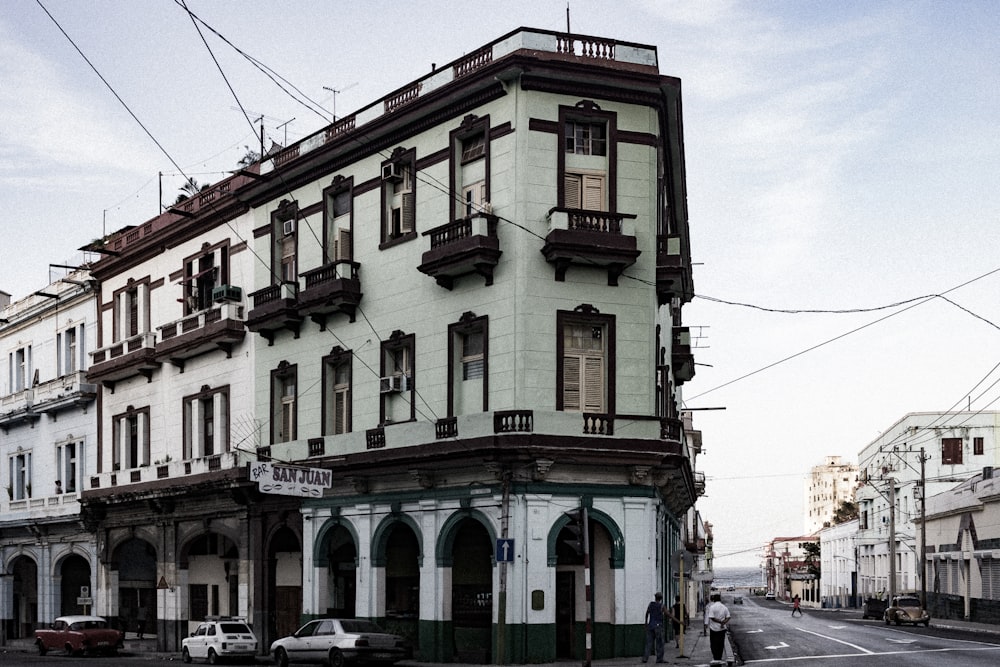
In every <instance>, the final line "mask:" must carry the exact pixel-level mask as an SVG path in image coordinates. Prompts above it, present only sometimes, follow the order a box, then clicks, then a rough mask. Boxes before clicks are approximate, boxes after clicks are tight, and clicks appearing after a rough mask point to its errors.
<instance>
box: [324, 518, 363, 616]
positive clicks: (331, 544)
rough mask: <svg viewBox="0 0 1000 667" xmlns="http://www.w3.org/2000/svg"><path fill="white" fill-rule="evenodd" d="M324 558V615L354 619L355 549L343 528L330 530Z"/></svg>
mask: <svg viewBox="0 0 1000 667" xmlns="http://www.w3.org/2000/svg"><path fill="white" fill-rule="evenodd" d="M326 556H327V563H328V570H327V596H328V597H327V606H326V613H327V615H329V616H336V617H338V618H354V617H355V616H356V615H357V604H356V602H357V588H358V584H357V577H358V549H357V547H356V546H355V544H354V536H353V535H351V532H350V531H349V530H347V528H346V527H344V526H343V525H338V526H336V527H334V528H333V530H331V531H330V534H329V536H328V538H327V552H326Z"/></svg>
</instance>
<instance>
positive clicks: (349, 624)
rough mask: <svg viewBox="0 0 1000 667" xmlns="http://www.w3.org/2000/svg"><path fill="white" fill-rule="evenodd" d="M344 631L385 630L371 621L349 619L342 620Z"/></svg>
mask: <svg viewBox="0 0 1000 667" xmlns="http://www.w3.org/2000/svg"><path fill="white" fill-rule="evenodd" d="M340 625H341V627H343V628H344V632H385V630H383V629H382V628H380V627H378V626H377V625H375V624H374V623H372V622H371V621H356V620H347V621H341V622H340Z"/></svg>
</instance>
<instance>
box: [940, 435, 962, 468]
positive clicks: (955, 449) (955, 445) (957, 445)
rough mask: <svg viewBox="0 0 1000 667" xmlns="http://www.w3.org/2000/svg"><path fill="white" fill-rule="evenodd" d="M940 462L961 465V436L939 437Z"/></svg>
mask: <svg viewBox="0 0 1000 667" xmlns="http://www.w3.org/2000/svg"><path fill="white" fill-rule="evenodd" d="M941 463H943V464H946V465H961V463H962V439H961V438H941Z"/></svg>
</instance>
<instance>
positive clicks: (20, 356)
mask: <svg viewBox="0 0 1000 667" xmlns="http://www.w3.org/2000/svg"><path fill="white" fill-rule="evenodd" d="M9 367H10V388H11V392H12V393H13V392H18V391H24V390H25V389H28V388H29V387H31V346H30V345H27V346H25V347H22V348H19V349H17V350H14V351H13V352H11V353H10V363H9Z"/></svg>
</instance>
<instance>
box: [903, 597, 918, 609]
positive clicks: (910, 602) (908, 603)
mask: <svg viewBox="0 0 1000 667" xmlns="http://www.w3.org/2000/svg"><path fill="white" fill-rule="evenodd" d="M899 606H900V607H919V606H920V600H918V599H917V598H899Z"/></svg>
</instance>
